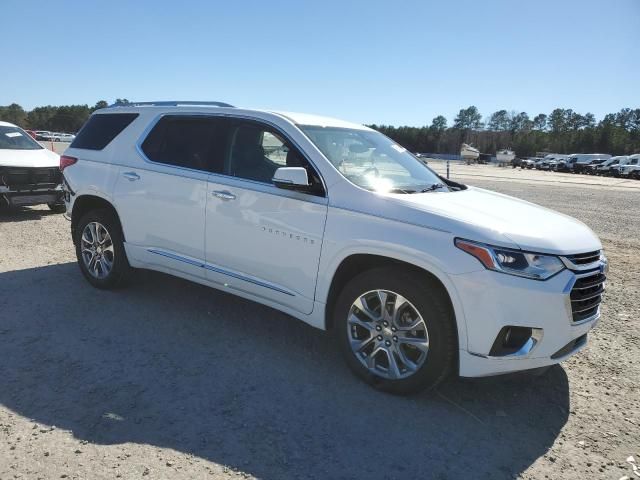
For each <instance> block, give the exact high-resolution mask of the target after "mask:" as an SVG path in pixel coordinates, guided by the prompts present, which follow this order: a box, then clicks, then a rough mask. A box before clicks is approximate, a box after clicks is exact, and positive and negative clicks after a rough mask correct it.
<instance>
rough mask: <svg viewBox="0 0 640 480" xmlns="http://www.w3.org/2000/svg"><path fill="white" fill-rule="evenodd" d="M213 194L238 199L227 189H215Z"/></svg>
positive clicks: (223, 197)
mask: <svg viewBox="0 0 640 480" xmlns="http://www.w3.org/2000/svg"><path fill="white" fill-rule="evenodd" d="M211 195H213V196H214V197H217V198H220V199H222V200H235V199H236V196H235V195H234V194H233V193H231V192H229V191H227V190H214V191H213V192H211Z"/></svg>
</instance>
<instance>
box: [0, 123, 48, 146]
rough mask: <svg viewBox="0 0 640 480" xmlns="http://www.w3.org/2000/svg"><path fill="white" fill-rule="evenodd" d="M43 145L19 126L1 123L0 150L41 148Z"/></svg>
mask: <svg viewBox="0 0 640 480" xmlns="http://www.w3.org/2000/svg"><path fill="white" fill-rule="evenodd" d="M41 148H42V146H41V145H40V144H39V143H38V142H36V141H35V140H34V139H33V138H31V136H30V135H29V134H28V133H27V132H25V131H24V130H22V129H21V128H18V127H8V126H3V125H0V150H40V149H41Z"/></svg>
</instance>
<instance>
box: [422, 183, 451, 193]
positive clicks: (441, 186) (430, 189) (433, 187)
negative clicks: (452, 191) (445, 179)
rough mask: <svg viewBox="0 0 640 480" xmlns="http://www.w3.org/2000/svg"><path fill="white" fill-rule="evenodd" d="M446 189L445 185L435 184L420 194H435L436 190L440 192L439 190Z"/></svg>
mask: <svg viewBox="0 0 640 480" xmlns="http://www.w3.org/2000/svg"><path fill="white" fill-rule="evenodd" d="M444 187H445V185H444V183H434V184H433V185H430V186H429V187H427V188H425V189H424V190H420V193H426V192H433V191H434V190H438V189H439V188H444Z"/></svg>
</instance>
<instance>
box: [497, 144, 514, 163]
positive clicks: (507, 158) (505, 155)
mask: <svg viewBox="0 0 640 480" xmlns="http://www.w3.org/2000/svg"><path fill="white" fill-rule="evenodd" d="M515 158H516V152H514V151H513V150H509V149H507V148H505V149H503V150H498V151H497V152H496V161H497V162H498V164H507V163H511V162H513V160H514V159H515Z"/></svg>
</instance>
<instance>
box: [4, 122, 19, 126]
mask: <svg viewBox="0 0 640 480" xmlns="http://www.w3.org/2000/svg"><path fill="white" fill-rule="evenodd" d="M0 127H18V126H17V125H14V124H13V123H9V122H1V121H0Z"/></svg>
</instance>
